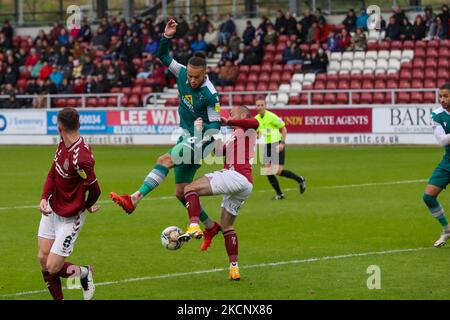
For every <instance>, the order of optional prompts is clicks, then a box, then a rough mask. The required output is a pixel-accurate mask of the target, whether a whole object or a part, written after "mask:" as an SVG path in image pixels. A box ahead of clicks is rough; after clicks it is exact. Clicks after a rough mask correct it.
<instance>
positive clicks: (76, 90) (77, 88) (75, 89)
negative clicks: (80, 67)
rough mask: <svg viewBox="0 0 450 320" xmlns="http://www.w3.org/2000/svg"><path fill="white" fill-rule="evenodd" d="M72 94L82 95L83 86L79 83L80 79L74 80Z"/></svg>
mask: <svg viewBox="0 0 450 320" xmlns="http://www.w3.org/2000/svg"><path fill="white" fill-rule="evenodd" d="M72 93H77V94H81V93H84V85H83V82H81V79H80V78H77V79H75V83H74V84H73V87H72Z"/></svg>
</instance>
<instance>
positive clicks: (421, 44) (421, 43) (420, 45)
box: [416, 40, 428, 48]
mask: <svg viewBox="0 0 450 320" xmlns="http://www.w3.org/2000/svg"><path fill="white" fill-rule="evenodd" d="M427 43H428V41H425V40H418V41H416V48H426V47H427Z"/></svg>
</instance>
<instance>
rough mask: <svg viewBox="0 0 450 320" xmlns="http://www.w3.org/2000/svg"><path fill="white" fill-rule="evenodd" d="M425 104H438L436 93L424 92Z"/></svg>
mask: <svg viewBox="0 0 450 320" xmlns="http://www.w3.org/2000/svg"><path fill="white" fill-rule="evenodd" d="M423 102H424V103H436V95H435V93H434V92H424V94H423Z"/></svg>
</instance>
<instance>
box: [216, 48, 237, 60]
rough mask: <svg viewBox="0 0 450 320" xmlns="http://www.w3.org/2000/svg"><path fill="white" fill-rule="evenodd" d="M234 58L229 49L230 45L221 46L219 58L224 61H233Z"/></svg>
mask: <svg viewBox="0 0 450 320" xmlns="http://www.w3.org/2000/svg"><path fill="white" fill-rule="evenodd" d="M234 59H236V57H235V56H234V55H233V52H232V51H231V50H230V47H228V46H227V45H224V46H223V47H222V54H221V56H220V60H221V61H223V62H225V61H228V60H230V61H234Z"/></svg>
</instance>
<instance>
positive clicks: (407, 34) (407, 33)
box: [400, 18, 413, 40]
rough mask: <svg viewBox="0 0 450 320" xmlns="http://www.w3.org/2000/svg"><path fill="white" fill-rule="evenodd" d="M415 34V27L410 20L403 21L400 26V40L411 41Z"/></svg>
mask: <svg viewBox="0 0 450 320" xmlns="http://www.w3.org/2000/svg"><path fill="white" fill-rule="evenodd" d="M412 34H413V27H412V25H411V23H410V22H409V20H408V19H406V18H405V19H403V23H402V25H401V26H400V40H411V39H412Z"/></svg>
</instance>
